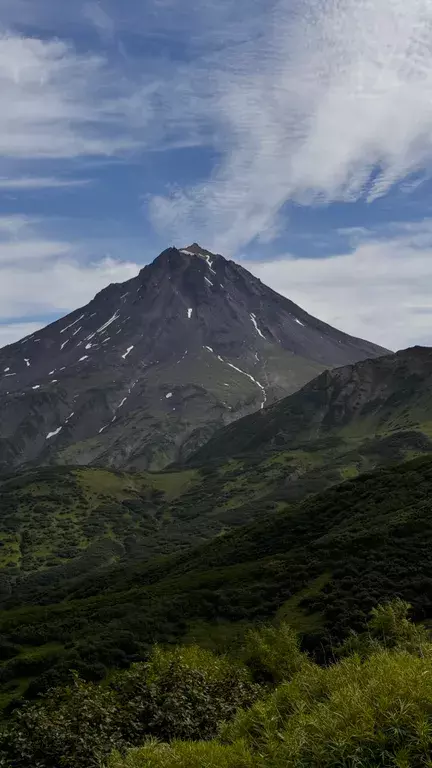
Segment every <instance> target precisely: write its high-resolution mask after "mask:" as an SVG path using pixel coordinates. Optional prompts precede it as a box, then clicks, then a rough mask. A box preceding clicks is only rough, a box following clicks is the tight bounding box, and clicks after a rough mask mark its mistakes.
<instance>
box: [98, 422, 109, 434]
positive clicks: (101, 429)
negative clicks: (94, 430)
mask: <svg viewBox="0 0 432 768" xmlns="http://www.w3.org/2000/svg"><path fill="white" fill-rule="evenodd" d="M108 426H109V425H108V424H105V426H104V427H101V428H100V430H99V434H100V433H101V432H103V431H104V429H106V428H107V427H108Z"/></svg>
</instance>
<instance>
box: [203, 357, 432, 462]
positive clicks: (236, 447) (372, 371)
mask: <svg viewBox="0 0 432 768" xmlns="http://www.w3.org/2000/svg"><path fill="white" fill-rule="evenodd" d="M430 437H432V349H430V348H426V347H413V348H411V349H407V350H403V351H401V352H397V353H396V354H390V355H386V356H383V357H380V358H379V359H375V360H364V361H361V362H359V363H356V364H354V365H348V366H344V367H342V368H338V369H336V370H332V371H325V372H324V373H322V374H321V375H320V376H318V377H317V378H315V379H314V380H313V381H311V382H309V383H308V384H306V386H304V387H303V388H302V389H301V390H299V391H298V392H296V393H295V394H293V395H291V397H286V398H284V399H282V400H280V401H279V402H277V403H275V404H273V405H271V406H269V407H268V408H266V410H265V411H263V412H261V413H255V414H251V415H250V416H247V417H245V418H244V419H241V420H240V421H239V422H237V423H235V424H231V425H230V426H228V427H226V428H225V429H222V430H220V431H219V432H217V433H216V435H215V436H214V437H213V438H212V439H211V440H210V441H209V442H208V443H207V444H206V445H205V446H203V447H202V448H201V449H200V450H199V451H197V452H196V453H195V455H194V456H192V457H191V459H190V462H191V463H193V464H197V465H199V464H203V463H208V462H209V461H217V460H221V461H224V462H226V460H227V458H229V457H230V456H231V457H233V456H248V455H255V456H256V455H257V454H258V455H262V454H265V453H268V452H272V451H283V450H286V451H292V452H295V451H301V450H303V451H305V452H309V453H315V454H316V453H317V452H320V451H321V452H322V451H324V452H325V451H327V452H329V451H330V452H333V458H334V454H335V452H339V453H340V452H348V451H349V452H351V454H352V453H353V452H356V451H357V452H359V451H360V452H361V451H364V453H369V454H370V453H373V452H374V451H375V452H377V453H379V451H380V449H381V452H382V454H383V455H385V454H386V452H387V453H388V452H390V454H391V452H392V449H393V453H394V452H395V451H396V455H394V456H393V458H396V459H397V458H403V456H402V457H400V456H399V455H398V454H397V449H398V447H399V448H400V449H402V450H403V449H404V446H405V447H406V448H407V449H408V450H416V449H417V450H419V451H422V450H431V448H432V444H431V443H430V440H429V438H430ZM365 468H367V467H358V469H359V471H361V469H365Z"/></svg>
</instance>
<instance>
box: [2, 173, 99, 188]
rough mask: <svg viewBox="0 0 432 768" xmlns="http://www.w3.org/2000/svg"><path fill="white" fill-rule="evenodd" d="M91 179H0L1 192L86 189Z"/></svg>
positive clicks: (30, 177)
mask: <svg viewBox="0 0 432 768" xmlns="http://www.w3.org/2000/svg"><path fill="white" fill-rule="evenodd" d="M88 184H91V179H62V178H60V177H58V178H57V177H55V176H17V177H16V178H12V179H8V178H2V177H0V190H18V189H20V190H27V189H28V190H31V189H68V188H69V189H73V188H74V187H86V186H88Z"/></svg>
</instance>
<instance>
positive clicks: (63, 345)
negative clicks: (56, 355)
mask: <svg viewBox="0 0 432 768" xmlns="http://www.w3.org/2000/svg"><path fill="white" fill-rule="evenodd" d="M68 341H70V339H66V341H64V342H63V344H62V345H61V347H60V351H61V350H62V349H63V347H65V346H66V344H67V343H68Z"/></svg>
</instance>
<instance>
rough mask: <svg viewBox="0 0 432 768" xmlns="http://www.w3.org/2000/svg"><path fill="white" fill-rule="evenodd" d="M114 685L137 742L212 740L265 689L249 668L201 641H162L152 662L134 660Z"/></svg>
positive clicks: (129, 737)
mask: <svg viewBox="0 0 432 768" xmlns="http://www.w3.org/2000/svg"><path fill="white" fill-rule="evenodd" d="M114 687H115V690H116V692H117V696H118V698H119V701H120V703H121V707H122V711H123V712H124V716H125V720H126V722H127V723H128V726H127V728H128V740H129V741H133V742H134V743H140V741H142V740H143V739H144V738H145V736H146V735H152V736H157V737H158V738H160V739H163V740H164V741H170V740H171V739H175V738H177V739H210V738H212V737H214V736H215V735H216V734H217V732H218V727H219V724H220V723H221V722H223V721H225V720H229V719H231V718H232V717H233V716H234V714H235V713H236V711H237V710H238V709H239V708H240V707H245V706H249V705H250V704H251V703H252V702H253V701H254V700H255V699H256V697H257V694H258V691H259V689H258V687H257V686H256V685H254V684H253V683H252V682H251V679H250V675H249V673H248V671H247V670H246V669H245V668H244V667H241V666H240V665H237V664H233V663H232V662H230V661H229V660H228V659H227V658H225V657H220V656H215V655H214V654H212V653H211V652H210V651H205V650H203V649H201V648H198V647H197V646H189V647H183V648H182V647H180V648H174V649H173V650H162V649H161V648H159V647H157V646H156V648H155V649H154V651H153V653H152V656H151V658H150V661H149V662H148V663H147V664H135V665H133V666H132V667H131V669H130V670H128V671H127V672H125V673H122V674H121V675H119V676H118V677H117V679H116V680H115V682H114Z"/></svg>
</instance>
